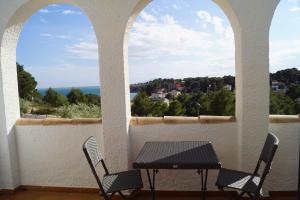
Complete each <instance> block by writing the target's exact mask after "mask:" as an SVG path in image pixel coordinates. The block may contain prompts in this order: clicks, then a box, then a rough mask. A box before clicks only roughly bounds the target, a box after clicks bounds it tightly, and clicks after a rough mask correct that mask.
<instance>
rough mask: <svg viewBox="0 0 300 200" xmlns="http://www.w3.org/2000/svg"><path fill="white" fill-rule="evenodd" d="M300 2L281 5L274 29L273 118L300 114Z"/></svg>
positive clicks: (271, 104) (271, 81) (283, 2)
mask: <svg viewBox="0 0 300 200" xmlns="http://www.w3.org/2000/svg"><path fill="white" fill-rule="evenodd" d="M299 27H300V1H299V0H289V1H281V2H280V3H279V5H278V7H277V9H276V12H275V14H274V18H273V21H272V25H271V29H270V114H281V115H294V114H299V113H300V57H299V55H300V37H299V34H300V28H299Z"/></svg>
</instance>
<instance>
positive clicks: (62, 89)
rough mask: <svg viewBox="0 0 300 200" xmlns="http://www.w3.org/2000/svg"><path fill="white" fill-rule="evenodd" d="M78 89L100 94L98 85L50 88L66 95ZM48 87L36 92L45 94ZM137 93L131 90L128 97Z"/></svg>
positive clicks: (85, 92)
mask: <svg viewBox="0 0 300 200" xmlns="http://www.w3.org/2000/svg"><path fill="white" fill-rule="evenodd" d="M73 88H76V89H80V90H81V91H82V93H83V94H95V95H98V96H100V95H101V91H100V87H99V86H85V87H59V88H52V89H53V90H55V91H56V92H59V93H61V94H63V95H65V96H67V94H68V93H69V92H70V91H71V90H72V89H73ZM48 89H49V88H39V89H37V90H38V92H39V93H40V94H41V95H42V96H45V94H46V91H47V90H48ZM136 94H137V93H135V92H132V93H130V99H131V100H133V99H134V97H135V96H136Z"/></svg>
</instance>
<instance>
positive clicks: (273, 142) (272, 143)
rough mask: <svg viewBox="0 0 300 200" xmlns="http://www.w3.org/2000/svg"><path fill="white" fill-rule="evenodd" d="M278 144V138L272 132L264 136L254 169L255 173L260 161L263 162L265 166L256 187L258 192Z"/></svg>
mask: <svg viewBox="0 0 300 200" xmlns="http://www.w3.org/2000/svg"><path fill="white" fill-rule="evenodd" d="M278 144H279V139H278V138H277V137H276V136H275V135H274V134H273V133H269V134H268V136H267V138H266V141H265V144H264V146H263V149H262V152H261V154H260V157H259V160H258V163H257V166H256V168H255V171H254V175H257V174H258V170H259V168H260V165H261V163H262V162H264V163H265V167H264V169H263V171H262V175H261V179H260V182H259V185H258V187H257V193H259V192H260V190H261V188H262V185H263V182H264V181H265V178H266V176H267V174H268V173H269V172H270V170H271V167H272V162H273V158H274V155H275V153H276V150H277V148H278Z"/></svg>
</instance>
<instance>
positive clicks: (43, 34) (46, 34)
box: [40, 33, 53, 37]
mask: <svg viewBox="0 0 300 200" xmlns="http://www.w3.org/2000/svg"><path fill="white" fill-rule="evenodd" d="M40 36H41V37H53V35H52V34H50V33H41V34H40Z"/></svg>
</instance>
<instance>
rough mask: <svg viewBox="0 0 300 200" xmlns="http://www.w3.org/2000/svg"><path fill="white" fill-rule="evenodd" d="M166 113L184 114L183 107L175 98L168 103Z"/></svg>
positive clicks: (172, 114) (170, 114)
mask: <svg viewBox="0 0 300 200" xmlns="http://www.w3.org/2000/svg"><path fill="white" fill-rule="evenodd" d="M166 114H167V115H169V116H182V115H184V114H185V108H184V107H183V105H182V104H181V103H180V102H179V101H177V100H175V101H172V102H171V103H170V105H169V110H168V111H167V112H166Z"/></svg>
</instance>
